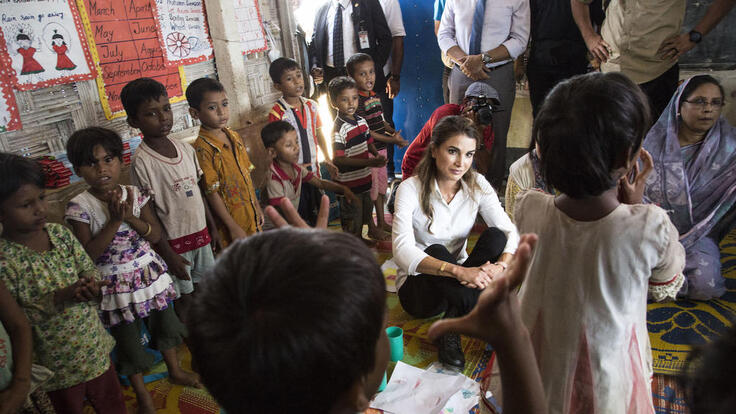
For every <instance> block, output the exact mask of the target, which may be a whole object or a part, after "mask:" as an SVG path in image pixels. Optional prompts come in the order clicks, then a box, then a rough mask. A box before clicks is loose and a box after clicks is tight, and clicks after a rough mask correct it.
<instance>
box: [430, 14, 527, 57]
mask: <svg viewBox="0 0 736 414" xmlns="http://www.w3.org/2000/svg"><path fill="white" fill-rule="evenodd" d="M477 2H478V0H447V3H446V4H445V11H444V13H442V20H441V21H440V28H439V31H438V32H437V41H438V43H439V45H440V49H442V51H443V52H445V53H447V51H448V50H450V48H452V47H453V46H459V47H460V49H462V51H463V52H465V53H468V50H470V34H471V32H472V31H473V15H474V14H475V5H476V3H477ZM530 24H531V23H530V15H529V0H486V10H485V19H484V20H483V32H482V35H481V41H480V49H481V52H487V51H489V50H491V49H495V48H497V47H498V46H500V45H504V46H506V49H508V51H509V55H511V58H512V59H516V58H517V57H518V56H519V55H521V54H522V53H524V51H525V50H526V46H527V43H528V41H529V27H530ZM506 62H508V60H506V61H502V62H494V63H493V64H491V65H489V67H493V66H498V65H502V64H504V63H506Z"/></svg>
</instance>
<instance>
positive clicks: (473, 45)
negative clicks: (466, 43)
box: [468, 0, 486, 55]
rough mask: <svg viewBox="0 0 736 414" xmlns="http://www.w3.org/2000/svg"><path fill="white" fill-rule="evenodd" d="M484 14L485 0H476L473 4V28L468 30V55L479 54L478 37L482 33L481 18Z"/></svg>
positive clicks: (482, 18) (483, 18)
mask: <svg viewBox="0 0 736 414" xmlns="http://www.w3.org/2000/svg"><path fill="white" fill-rule="evenodd" d="M485 15H486V0H478V3H476V4H475V13H473V28H472V31H471V32H470V47H469V48H468V49H469V50H468V54H469V55H478V54H480V52H481V51H480V37H481V35H482V34H483V20H485Z"/></svg>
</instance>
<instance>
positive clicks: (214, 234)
mask: <svg viewBox="0 0 736 414" xmlns="http://www.w3.org/2000/svg"><path fill="white" fill-rule="evenodd" d="M207 230H208V231H209V232H210V246H212V253H217V252H220V251H222V240H221V239H220V232H219V231H217V229H207Z"/></svg>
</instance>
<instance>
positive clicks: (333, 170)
mask: <svg viewBox="0 0 736 414" xmlns="http://www.w3.org/2000/svg"><path fill="white" fill-rule="evenodd" d="M325 167H327V172H328V173H329V174H330V178H331V179H333V180H334V179H335V178H337V173H338V172H340V170H339V169H338V168H337V165H335V164H333V163H332V161H325Z"/></svg>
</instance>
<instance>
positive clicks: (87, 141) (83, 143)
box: [66, 127, 123, 169]
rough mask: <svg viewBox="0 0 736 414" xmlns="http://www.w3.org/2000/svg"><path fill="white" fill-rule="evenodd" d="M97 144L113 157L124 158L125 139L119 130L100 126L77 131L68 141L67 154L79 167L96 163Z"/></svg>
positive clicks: (76, 166)
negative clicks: (95, 150)
mask: <svg viewBox="0 0 736 414" xmlns="http://www.w3.org/2000/svg"><path fill="white" fill-rule="evenodd" d="M97 145H101V146H102V148H104V149H105V151H107V153H108V154H110V155H111V156H113V157H116V158H118V159H120V161H122V160H123V139H122V138H120V135H118V133H117V132H115V131H113V130H111V129H107V128H100V127H89V128H84V129H80V130H78V131H75V132H74V133H73V134H72V135H71V136H70V137H69V139H68V140H67V141H66V155H67V157H69V162H71V163H72V166H73V167H74V168H75V169H77V168H79V167H85V166H88V165H92V164H94V163H95V157H94V149H95V147H96V146H97Z"/></svg>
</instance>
